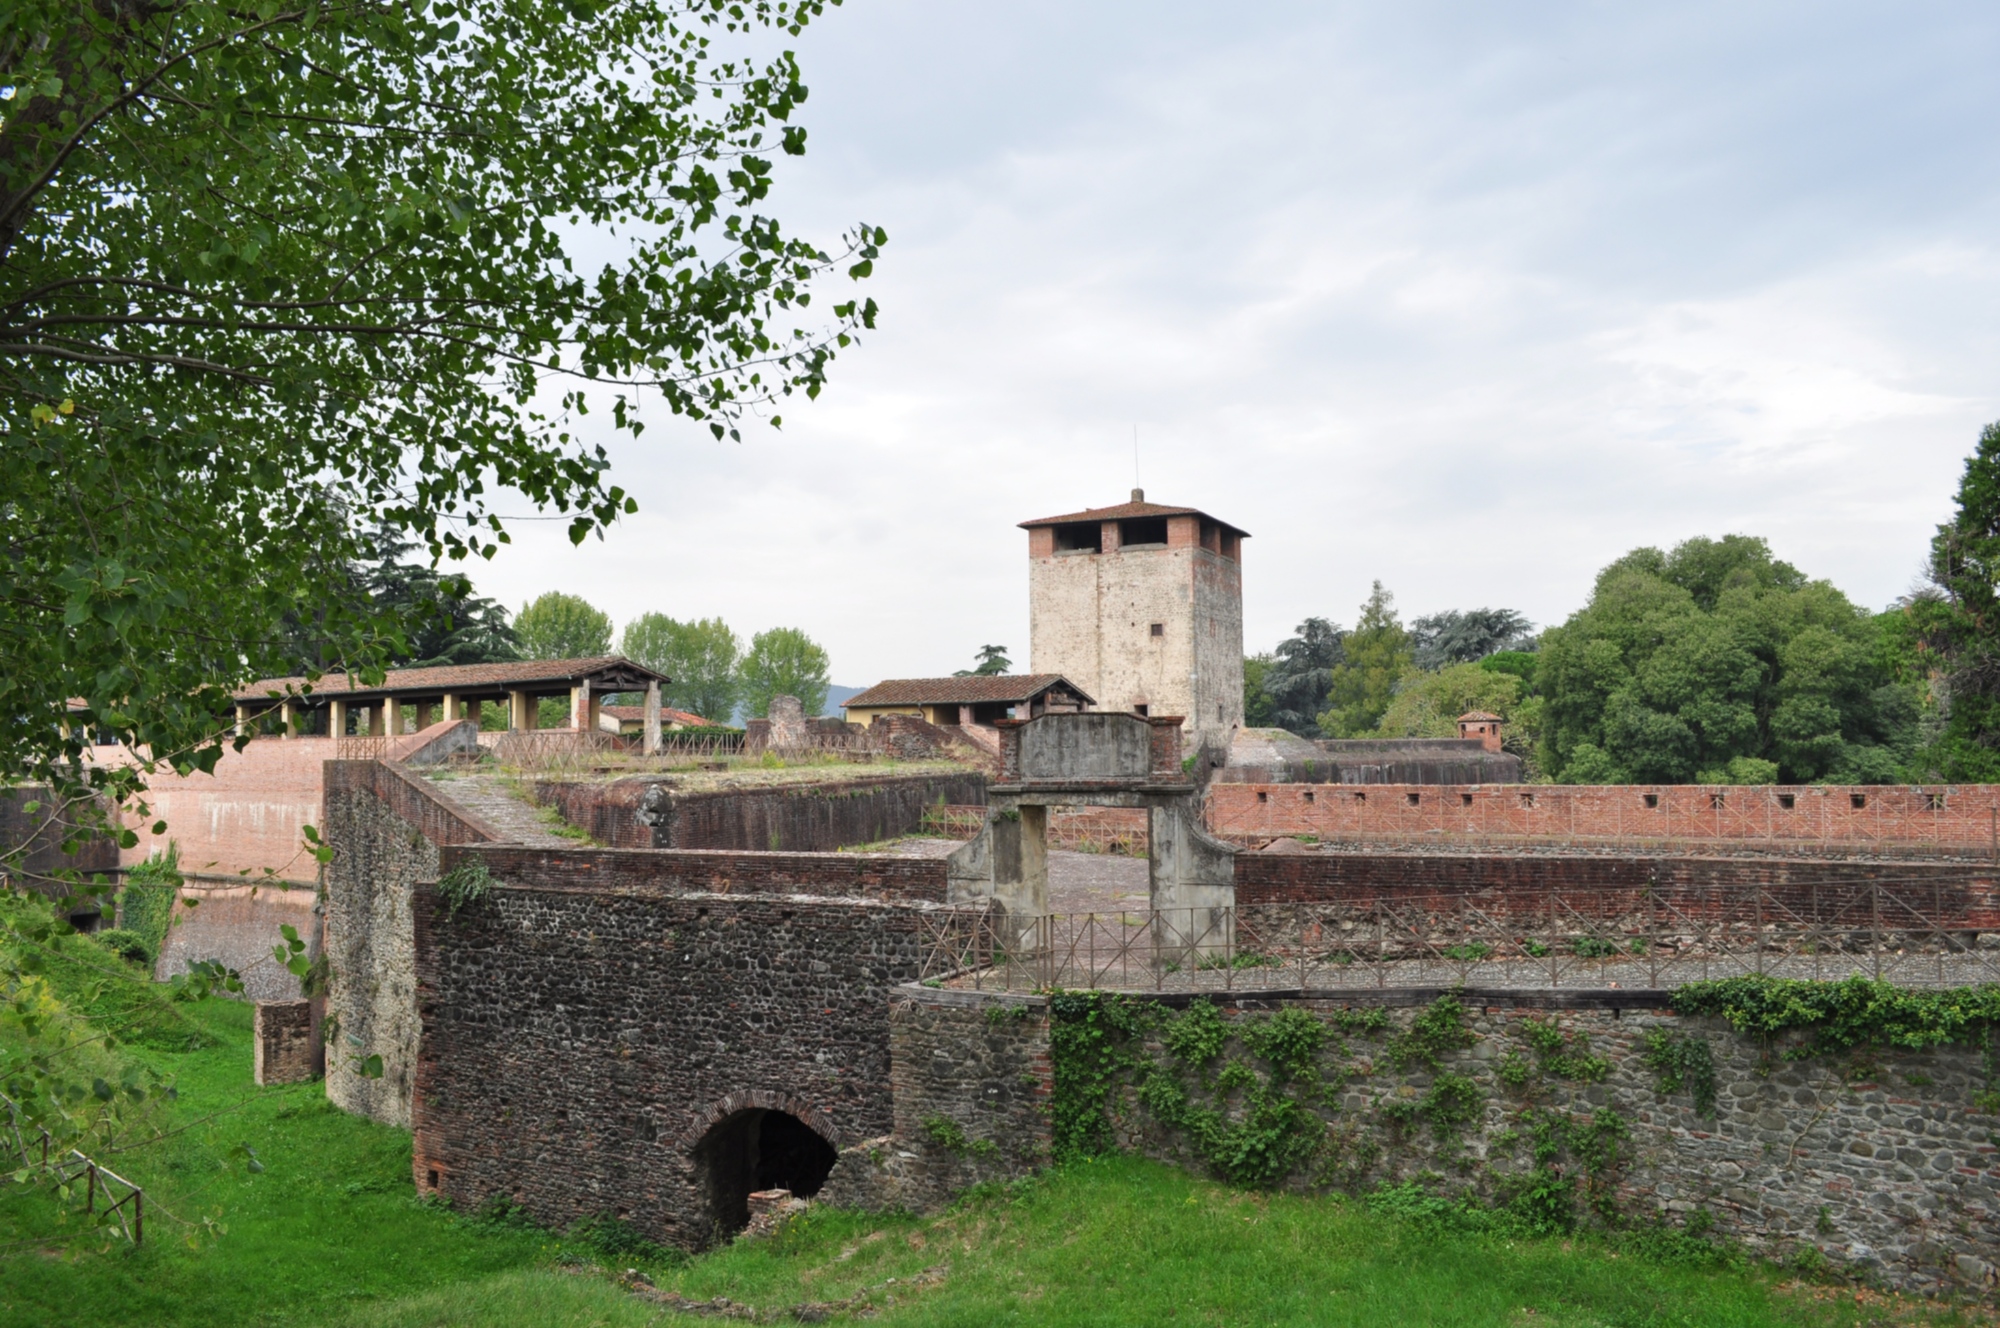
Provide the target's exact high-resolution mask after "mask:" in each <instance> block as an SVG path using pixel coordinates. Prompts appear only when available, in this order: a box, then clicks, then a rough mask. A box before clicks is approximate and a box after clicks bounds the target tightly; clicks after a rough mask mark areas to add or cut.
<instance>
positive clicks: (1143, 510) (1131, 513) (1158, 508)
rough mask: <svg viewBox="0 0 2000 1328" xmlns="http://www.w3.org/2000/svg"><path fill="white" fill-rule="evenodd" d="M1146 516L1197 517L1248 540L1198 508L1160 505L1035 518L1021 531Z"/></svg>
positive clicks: (1241, 532)
mask: <svg viewBox="0 0 2000 1328" xmlns="http://www.w3.org/2000/svg"><path fill="white" fill-rule="evenodd" d="M1148 516H1198V517H1201V518H1203V519H1205V520H1208V521H1213V522H1215V524H1216V525H1218V526H1221V527H1222V528H1223V529H1224V530H1230V531H1235V533H1236V534H1238V535H1242V536H1244V537H1245V538H1248V536H1249V534H1250V532H1249V531H1247V530H1242V529H1239V528H1238V527H1236V526H1232V525H1230V524H1229V523H1228V522H1227V521H1223V520H1221V519H1219V518H1217V517H1212V516H1209V514H1208V513H1206V512H1204V511H1202V510H1201V509H1200V508H1198V507H1168V506H1165V505H1164V504H1161V503H1145V502H1139V503H1120V504H1118V505H1117V506H1116V507H1086V508H1084V509H1083V510H1082V511H1081V512H1069V513H1066V514H1064V515H1062V516H1043V517H1037V518H1035V519H1034V520H1033V521H1023V522H1022V523H1021V529H1023V530H1033V529H1034V528H1035V527H1036V526H1066V525H1068V524H1070V523H1071V522H1073V521H1130V520H1132V519H1134V518H1135V517H1148Z"/></svg>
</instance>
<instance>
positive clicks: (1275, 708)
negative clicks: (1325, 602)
mask: <svg viewBox="0 0 2000 1328" xmlns="http://www.w3.org/2000/svg"><path fill="white" fill-rule="evenodd" d="M1344 635H1345V633H1343V632H1342V631H1341V629H1340V628H1339V627H1337V626H1335V625H1334V624H1333V623H1330V622H1328V621H1327V620H1326V619H1324V618H1308V619H1306V620H1305V621H1304V622H1302V623H1300V624H1299V625H1298V629H1297V634H1296V635H1295V636H1292V637H1290V638H1289V639H1287V640H1285V641H1281V642H1280V643H1279V644H1278V648H1277V649H1276V650H1274V651H1272V652H1271V659H1270V662H1269V663H1268V664H1266V665H1265V666H1264V668H1263V669H1262V670H1261V672H1262V675H1263V677H1262V682H1263V691H1264V698H1265V704H1264V705H1263V706H1261V707H1257V709H1260V710H1261V711H1262V712H1263V714H1264V716H1265V719H1266V722H1267V723H1268V724H1273V725H1276V726H1277V727H1278V728H1281V729H1288V730H1290V731H1291V732H1293V733H1297V734H1299V735H1301V736H1310V735H1313V734H1315V733H1317V732H1318V726H1319V712H1320V711H1321V710H1322V709H1324V708H1325V706H1326V692H1327V688H1329V687H1331V686H1332V685H1333V670H1334V669H1335V668H1336V667H1338V666H1339V664H1340V662H1341V661H1342V660H1343V659H1345V658H1346V655H1345V652H1344V651H1343V650H1342V647H1341V638H1342V636H1344ZM1249 678H1250V670H1249V669H1248V667H1247V666H1246V667H1245V670H1244V683H1245V686H1246V687H1247V686H1248V685H1249ZM1252 708H1253V707H1251V706H1250V705H1249V704H1247V702H1246V704H1245V706H1244V714H1245V718H1244V723H1246V724H1248V723H1249V718H1248V716H1249V713H1250V711H1251V710H1252Z"/></svg>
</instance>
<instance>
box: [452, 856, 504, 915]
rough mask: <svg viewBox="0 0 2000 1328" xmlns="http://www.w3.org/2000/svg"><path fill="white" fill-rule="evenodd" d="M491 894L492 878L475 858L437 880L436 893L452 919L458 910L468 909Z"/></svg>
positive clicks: (462, 863) (463, 862) (461, 863)
mask: <svg viewBox="0 0 2000 1328" xmlns="http://www.w3.org/2000/svg"><path fill="white" fill-rule="evenodd" d="M492 892H493V876H492V874H491V873H490V872H488V871H487V870H486V864H485V863H483V862H481V861H480V860H479V859H477V858H467V859H465V860H464V861H462V862H460V863H459V864H458V865H457V866H456V867H453V868H452V869H451V870H450V871H448V872H446V873H445V874H444V875H443V876H441V877H439V878H438V893H439V894H440V895H442V896H444V901H445V904H446V905H447V907H448V908H449V910H450V916H452V917H454V918H455V917H457V916H458V913H459V910H460V909H463V908H470V907H471V906H472V905H474V904H476V903H478V902H479V901H480V900H482V899H484V898H486V897H487V895H489V894H491V893H492Z"/></svg>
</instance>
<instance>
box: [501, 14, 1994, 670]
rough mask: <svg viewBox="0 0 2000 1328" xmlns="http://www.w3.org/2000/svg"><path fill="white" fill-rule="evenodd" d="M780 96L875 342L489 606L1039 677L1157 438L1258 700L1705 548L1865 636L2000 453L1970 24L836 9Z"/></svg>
mask: <svg viewBox="0 0 2000 1328" xmlns="http://www.w3.org/2000/svg"><path fill="white" fill-rule="evenodd" d="M797 49H798V52H799V57H800V60H801V63H802V65H803V67H804V70H805V74H806V80H807V82H808V83H809V85H810V86H811V89H812V96H811V100H810V101H809V102H808V104H807V105H806V107H805V108H804V111H803V115H802V117H801V119H802V121H803V123H804V124H805V125H806V126H807V128H808V130H809V131H810V141H809V148H810V150H809V154H808V155H807V156H806V157H805V158H804V159H803V160H800V159H793V158H781V159H780V162H779V177H780V184H779V188H778V189H777V190H776V191H775V194H774V200H773V205H772V207H773V211H775V212H776V213H777V214H778V215H779V216H780V217H782V218H783V219H784V220H785V222H786V223H787V224H788V226H790V227H791V228H793V229H794V230H797V231H800V232H802V233H805V234H808V235H811V236H813V237H815V238H818V239H821V240H823V241H824V242H826V243H828V244H831V243H832V242H833V241H834V240H835V239H836V237H837V236H838V233H839V232H840V230H841V229H842V227H843V226H844V225H846V224H850V223H852V222H854V221H857V220H866V221H868V222H870V223H873V224H877V225H880V226H883V227H886V228H887V230H888V232H889V238H890V242H889V245H888V246H887V248H886V249H885V250H884V253H883V257H882V260H881V262H879V263H878V265H877V276H876V277H875V279H873V280H871V281H869V282H867V283H865V286H866V290H867V293H868V294H872V295H873V296H874V297H875V298H876V299H877V300H878V301H879V302H880V304H881V306H882V319H881V328H880V330H879V331H878V332H877V333H875V334H874V335H873V336H871V337H869V338H868V339H867V340H866V342H865V343H864V344H863V345H862V346H860V347H859V348H858V349H855V350H851V351H849V352H847V353H846V354H845V355H844V356H843V357H842V358H841V359H840V360H839V361H838V362H837V363H836V365H835V366H834V369H833V372H832V381H831V384H830V386H829V387H828V389H827V390H826V392H824V393H823V394H822V396H821V397H820V399H819V401H818V402H816V403H811V404H806V403H804V402H796V403H793V404H791V405H789V406H788V407H787V408H786V409H785V411H784V415H785V427H784V429H783V430H782V431H781V432H774V431H772V430H770V429H768V428H765V427H762V426H758V427H753V428H749V429H746V431H745V434H744V441H743V442H742V443H741V444H732V443H721V444H718V443H715V442H712V441H710V439H709V438H708V435H707V434H706V432H704V431H702V430H700V429H698V428H696V427H688V426H678V425H676V424H675V423H673V422H671V420H670V418H669V417H668V416H666V414H665V412H664V411H654V412H652V413H651V414H650V415H649V418H650V420H651V422H652V424H651V427H649V429H648V430H647V432H646V434H645V436H644V438H643V440H642V441H641V442H639V443H637V444H630V443H621V442H618V441H616V440H614V439H611V438H609V437H607V439H606V441H607V442H608V443H609V444H610V446H611V448H612V452H613V457H614V464H615V473H614V478H615V480H616V481H617V482H618V483H621V484H623V485H624V486H625V487H626V488H627V489H628V490H630V491H631V492H632V493H634V494H635V495H636V496H637V498H638V500H639V503H640V505H641V509H642V510H641V512H640V514H639V515H638V516H636V517H630V518H627V519H625V520H624V521H623V522H622V523H621V524H619V525H618V526H616V527H614V528H613V529H612V530H611V531H610V532H609V534H608V535H607V536H606V538H605V539H604V541H603V542H602V543H599V542H597V541H595V540H592V541H589V542H587V543H586V544H585V545H584V546H583V547H582V548H581V549H575V550H572V549H570V548H569V546H568V545H567V543H566V541H565V540H564V539H563V537H562V535H561V534H560V525H559V524H558V523H537V524H534V525H521V526H517V527H515V537H516V543H515V544H514V546H513V547H512V548H511V549H510V550H508V551H506V552H504V553H502V554H501V555H500V557H499V558H498V559H497V560H496V561H495V562H493V563H491V564H486V565H484V566H475V567H474V568H472V569H471V570H472V572H473V575H474V578H475V581H476V583H477V584H478V586H479V587H480V589H481V590H482V591H483V592H485V593H487V594H491V595H495V596H497V597H499V598H501V599H502V600H503V601H505V602H506V603H507V604H508V605H509V606H510V607H512V608H514V609H518V608H519V607H520V605H521V604H522V603H523V602H524V601H525V600H526V599H528V598H529V597H531V596H533V595H535V594H538V593H540V592H541V591H543V590H548V589H564V590H570V591H574V592H577V593H580V594H583V595H584V596H586V597H587V598H589V599H590V600H591V601H593V602H594V603H596V604H597V605H599V606H600V607H601V608H604V609H606V610H607V611H609V612H610V613H611V614H612V616H613V617H614V618H615V619H616V620H617V621H618V622H619V623H620V624H621V625H622V624H623V623H624V622H625V621H626V620H627V619H629V618H631V617H633V616H635V615H637V614H639V613H641V612H645V611H647V610H655V609H656V610H660V611H663V612H666V613H669V614H672V615H674V616H676V617H691V616H708V615H715V614H720V615H721V616H723V617H724V618H726V619H727V620H728V621H729V622H730V624H731V625H732V626H734V627H735V628H736V629H737V630H738V631H739V632H740V633H742V634H743V636H744V637H745V638H746V639H747V638H748V636H749V635H750V633H752V632H754V631H757V630H761V629H763V628H767V627H771V626H776V625H787V626H797V627H802V628H804V629H805V630H806V631H807V632H809V633H811V634H812V635H813V636H814V637H815V638H817V639H818V640H819V641H820V642H822V643H823V644H824V645H825V646H826V647H827V648H828V650H829V651H830V652H831V654H832V656H833V677H834V680H835V681H836V682H838V683H844V684H852V685H861V684H867V683H872V682H875V681H877V680H879V679H881V678H884V677H898V676H901V677H910V676H925V675H934V674H942V673H949V672H951V671H952V670H953V669H957V668H964V667H968V666H969V665H970V664H971V662H972V657H973V652H974V650H975V649H976V648H977V647H978V646H980V645H982V644H985V643H989V642H991V643H998V644H1004V645H1007V646H1009V647H1011V648H1012V651H1013V658H1014V660H1015V662H1016V666H1017V668H1020V669H1025V668H1026V667H1027V665H1028V663H1029V659H1028V651H1027V646H1028V639H1027V635H1028V632H1027V621H1028V619H1027V567H1026V560H1027V536H1026V534H1025V533H1024V532H1022V531H1020V530H1018V529H1016V528H1015V523H1017V522H1019V521H1022V520H1025V519H1028V518H1031V517H1037V516H1045V515H1051V514H1054V513H1058V512H1066V511H1071V510H1074V509H1077V508H1081V507H1084V506H1102V505H1105V504H1109V503H1114V502H1122V501H1124V499H1125V497H1126V494H1127V491H1128V490H1129V489H1131V487H1132V485H1133V482H1134V478H1133V470H1134V467H1133V431H1134V428H1135V426H1136V428H1137V432H1138V442H1139V457H1138V470H1139V476H1140V479H1141V481H1142V482H1143V484H1144V487H1145V489H1146V493H1147V496H1148V497H1149V498H1151V499H1153V500H1154V501H1157V502H1166V503H1174V504H1184V505H1189V506H1197V507H1200V508H1202V509H1204V510H1206V511H1209V512H1211V513H1213V514H1214V515H1216V516H1218V517H1221V518H1223V519H1224V520H1227V521H1229V522H1232V523H1233V524H1236V525H1238V526H1241V527H1242V528H1244V529H1246V530H1248V531H1249V532H1250V533H1251V535H1252V536H1253V538H1252V539H1251V540H1250V541H1249V543H1248V546H1247V552H1246V558H1245V563H1244V602H1245V603H1244V607H1245V644H1246V646H1247V647H1248V648H1249V649H1251V650H1259V649H1268V648H1269V647H1270V646H1271V645H1273V644H1275V643H1276V642H1277V641H1278V640H1279V639H1281V638H1282V637H1284V636H1286V635H1288V634H1289V632H1290V629H1291V628H1292V626H1293V625H1294V624H1296V623H1297V622H1298V621H1299V620H1300V619H1301V618H1303V617H1305V616H1306V615H1308V614H1317V615H1321V616H1325V617H1330V618H1333V619H1335V620H1337V621H1340V622H1343V623H1348V622H1351V621H1352V620H1353V617H1354V614H1355V610H1356V607H1357V606H1358V605H1359V603H1360V602H1361V600H1362V599H1363V598H1364V597H1365V596H1366V595H1367V592H1368V586H1369V582H1370V581H1371V580H1373V579H1375V578H1380V579H1381V580H1382V581H1383V583H1384V584H1385V585H1387V586H1388V587H1389V589H1390V590H1391V591H1393V592H1394V594H1395V596H1396V599H1397V603H1398V605H1399V606H1400V607H1401V609H1402V610H1403V612H1404V614H1405V616H1406V617H1408V616H1413V615H1416V614H1421V613H1426V612H1433V611H1436V610H1440V609H1447V608H1469V607H1474V606H1480V605H1495V606H1508V607H1513V608H1517V609H1520V610H1522V611H1523V612H1525V613H1527V614H1528V615H1529V617H1531V618H1532V619H1533V620H1534V621H1535V622H1536V623H1537V624H1538V625H1547V624H1550V623H1555V622H1560V621H1561V620H1562V619H1563V618H1564V617H1565V616H1567V615H1568V614H1569V613H1571V612H1572V611H1574V610H1575V609H1576V608H1577V607H1579V606H1580V605H1581V604H1582V603H1583V601H1584V599H1585V597H1586V596H1587V595H1588V593H1589V588H1590V584H1591V580H1592V577H1593V575H1594V573H1595V572H1596V570H1597V569H1598V568H1599V567H1601V566H1602V565H1603V564H1604V563H1606V562H1608V561H1610V560H1611V559H1612V558H1615V557H1617V556H1618V555H1619V554H1621V553H1623V552H1625V551H1626V550H1628V549H1631V548H1633V547H1636V546H1638V545H1641V544H1660V545H1668V544H1671V543H1673V542H1675V541H1677V540H1680V539H1684V538H1687V537H1688V536H1692V535H1721V534H1725V533H1730V532H1745V533H1750V534H1756V535H1762V536H1765V537H1766V538H1768V539H1769V540H1770V541H1771V544H1772V546H1773V548H1774V549H1775V550H1776V551H1777V553H1778V554H1779V555H1780V556H1781V557H1784V558H1787V559H1789V560H1791V561H1792V562H1794V563H1796V564H1797V565H1798V566H1800V567H1801V568H1803V569H1804V570H1805V571H1806V572H1808V573H1809V574H1811V575H1814V576H1823V577H1826V578H1829V579H1830V580H1832V581H1833V582H1834V583H1835V584H1836V585H1838V586H1839V587H1841V588H1842V589H1843V590H1845V591H1846V592H1847V593H1848V594H1849V595H1850V596H1852V597H1853V598H1854V599H1855V600H1857V601H1858V602H1860V603H1862V604H1865V605H1868V606H1871V607H1881V606H1883V605H1884V604H1886V603H1888V602H1889V601H1890V600H1892V599H1893V598H1894V597H1895V596H1896V595H1897V594H1899V593H1901V592H1902V591H1903V590H1904V589H1906V588H1907V587H1908V585H1909V584H1910V582H1911V580H1912V579H1913V577H1914V576H1915V574H1916V572H1917V570H1918V568H1919V565H1920V561H1921V559H1922V556H1923V553H1924V549H1925V546H1926V543H1927V541H1928V539H1929V537H1930V534H1931V530H1932V528H1933V527H1934V526H1935V525H1936V523H1937V522H1939V521H1940V520H1942V519H1944V518H1945V517H1946V516H1947V515H1948V514H1949V511H1950V506H1951V493H1952V490H1953V488H1954V487H1955V484H1956V480H1957V475H1958V471H1959V468H1960V466H1961V465H1962V463H1963V459H1964V457H1965V455H1966V454H1967V453H1968V452H1969V451H1970V450H1971V448H1972V446H1973V444H1974V442H1975V441H1976V439H1977V436H1978V432H1979V428H1980V426H1981V425H1982V424H1983V423H1984V422H1986V421H1988V420H1992V419H1995V418H2000V401H1996V397H2000V383H1996V378H1995V373H1994V370H1995V366H1996V365H2000V299H1997V298H1996V297H2000V245H1996V239H1995V237H1996V236H2000V225H1996V223H1997V222H2000V206H1996V204H2000V190H1996V181H2000V174H1996V170H1995V166H1996V164H2000V163H1996V157H2000V134H1996V133H1995V130H1994V126H1995V125H1996V123H2000V78H1996V77H1995V75H1994V72H1993V71H1994V70H1995V69H1996V68H2000V7H1996V6H1994V5H1992V4H1991V3H1990V2H1989V3H1985V4H1972V3H1965V4H1954V3H1917V4H1911V3H1907V0H1905V2H1904V3H1899V4H1889V3H1882V4H1868V5H1862V4H1839V3H1828V2H1827V0H1820V2H1819V3H1814V4H1810V5H1807V4H1797V5H1786V4H1772V3H1759V4H1755V5H1745V4H1742V3H1740V0H1737V2H1735V3H1715V4H1699V3H1681V4H1675V5H1664V6H1639V5H1630V4H1614V3H1601V4H1562V3H1528V4H1516V5H1494V4H1490V3H1462V4H1446V3H1421V2H1416V3H1404V4H1398V5H1382V4H1369V5H1359V4H1329V3H1325V2H1324V0H1321V2H1320V3H1314V4H1307V5H1281V4H1257V5H1217V4H1213V3H1208V4H1185V3H1171V2H1167V3H1162V2H1158V0H1156V2H1155V3H1148V4H1143V5H1140V4H1130V5H1128V4H1111V3H1096V2H1094V3H1091V4H1088V5H1078V4H1076V3H1074V0H1071V3H1063V4H1055V3H1046V4H1044V3H1023V2H1021V0H1014V2H1012V3H1009V4H1005V5H993V4H966V3H956V2H953V0H922V2H921V3H918V2H917V0H849V2H848V4H847V5H846V6H845V7H844V8H841V9H838V10H833V11H831V12H830V13H829V14H828V16H827V17H826V18H825V19H824V20H823V21H822V22H820V23H818V24H815V25H814V26H813V27H812V28H811V29H809V30H808V31H807V33H806V34H805V36H804V37H803V38H802V39H800V41H799V43H798V46H797ZM842 284H843V285H845V284H846V283H845V281H844V279H843V282H842ZM606 433H607V435H608V433H609V431H608V430H607V431H606ZM515 510H519V509H518V508H516V509H515Z"/></svg>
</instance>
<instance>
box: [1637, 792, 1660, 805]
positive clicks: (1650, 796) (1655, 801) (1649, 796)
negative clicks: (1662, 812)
mask: <svg viewBox="0 0 2000 1328" xmlns="http://www.w3.org/2000/svg"><path fill="white" fill-rule="evenodd" d="M1641 796H1642V797H1644V798H1645V800H1646V805H1647V806H1648V807H1657V806H1659V805H1660V795H1659V794H1657V793H1646V794H1642V795H1641Z"/></svg>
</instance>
